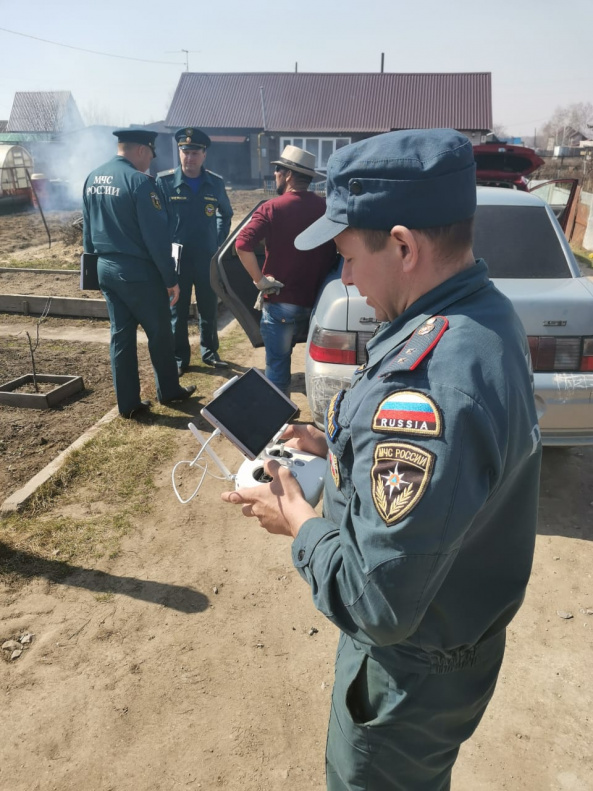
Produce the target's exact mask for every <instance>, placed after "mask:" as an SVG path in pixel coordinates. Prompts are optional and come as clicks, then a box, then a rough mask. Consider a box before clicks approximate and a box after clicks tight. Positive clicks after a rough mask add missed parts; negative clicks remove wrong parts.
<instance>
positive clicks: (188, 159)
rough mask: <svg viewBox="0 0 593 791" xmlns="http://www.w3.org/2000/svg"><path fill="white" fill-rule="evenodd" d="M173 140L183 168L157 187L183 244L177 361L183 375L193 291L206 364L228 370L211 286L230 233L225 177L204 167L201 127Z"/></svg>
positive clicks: (163, 176) (164, 175)
mask: <svg viewBox="0 0 593 791" xmlns="http://www.w3.org/2000/svg"><path fill="white" fill-rule="evenodd" d="M175 140H176V141H177V147H178V149H179V160H180V165H179V167H177V168H175V169H173V170H168V171H163V172H161V173H159V174H158V176H157V184H158V186H159V187H160V189H161V191H162V192H163V195H164V196H165V201H166V203H167V209H168V212H169V220H170V225H171V232H172V234H173V242H176V243H178V244H181V245H182V251H181V258H180V262H179V289H180V293H179V300H178V302H177V304H176V305H174V306H173V308H172V325H173V334H174V336H175V357H176V359H177V367H178V370H179V375H180V376H181V375H183V373H184V372H185V371H186V370H187V367H188V366H189V363H190V358H191V349H190V343H189V336H188V327H187V323H188V319H189V308H190V303H191V295H192V290H193V289H195V292H196V303H197V305H198V314H199V326H200V352H201V357H202V362H204V363H205V364H206V365H210V366H213V367H215V368H226V367H227V363H226V362H224V361H223V360H221V359H220V356H219V354H218V331H217V313H218V311H217V308H218V297H217V296H216V294H215V293H214V290H213V288H212V286H211V285H210V260H211V259H212V256H213V255H214V253H215V252H216V250H217V249H218V247H219V246H220V244H222V242H223V241H224V240H225V239H226V237H227V235H228V232H229V230H230V227H231V217H232V216H233V210H232V208H231V204H230V201H229V199H228V196H227V193H226V190H225V186H224V181H223V179H222V178H221V177H220V176H218V175H217V174H216V173H213V172H212V171H210V170H206V168H205V167H204V162H205V161H206V151H207V149H208V148H209V147H210V142H211V141H210V138H209V137H208V135H207V134H206V133H205V132H202V130H201V129H195V128H194V127H184V128H183V129H178V130H177V132H175Z"/></svg>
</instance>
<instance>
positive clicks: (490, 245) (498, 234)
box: [474, 206, 572, 278]
mask: <svg viewBox="0 0 593 791" xmlns="http://www.w3.org/2000/svg"><path fill="white" fill-rule="evenodd" d="M474 255H475V256H476V258H483V259H484V260H485V261H486V263H487V264H488V271H489V274H490V277H508V278H521V277H525V278H537V277H550V278H562V277H572V273H571V271H570V268H569V266H568V263H567V261H566V257H565V255H564V251H563V249H562V247H561V245H560V241H559V239H558V236H557V235H556V231H555V230H554V228H553V226H552V223H551V221H550V218H549V216H548V214H547V212H546V210H545V208H544V207H543V206H542V207H539V206H478V208H477V211H476V219H475V230H474Z"/></svg>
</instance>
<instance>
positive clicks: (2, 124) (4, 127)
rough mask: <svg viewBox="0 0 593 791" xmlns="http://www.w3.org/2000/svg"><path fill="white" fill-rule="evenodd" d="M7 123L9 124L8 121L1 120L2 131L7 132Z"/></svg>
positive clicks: (0, 127)
mask: <svg viewBox="0 0 593 791" xmlns="http://www.w3.org/2000/svg"><path fill="white" fill-rule="evenodd" d="M7 124H8V121H0V132H5V131H6V125H7Z"/></svg>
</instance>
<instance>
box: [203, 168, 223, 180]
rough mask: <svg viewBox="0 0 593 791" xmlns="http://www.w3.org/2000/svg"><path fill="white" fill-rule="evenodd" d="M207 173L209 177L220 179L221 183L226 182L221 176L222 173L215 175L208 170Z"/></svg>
mask: <svg viewBox="0 0 593 791" xmlns="http://www.w3.org/2000/svg"><path fill="white" fill-rule="evenodd" d="M206 173H207V174H208V175H209V176H214V177H215V178H217V179H220V180H221V181H224V179H223V177H222V176H221V175H220V173H215V172H214V171H213V170H206Z"/></svg>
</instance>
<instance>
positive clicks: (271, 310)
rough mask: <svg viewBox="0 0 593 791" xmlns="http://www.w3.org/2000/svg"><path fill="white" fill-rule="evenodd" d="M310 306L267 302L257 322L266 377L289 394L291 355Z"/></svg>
mask: <svg viewBox="0 0 593 791" xmlns="http://www.w3.org/2000/svg"><path fill="white" fill-rule="evenodd" d="M310 315H311V308H303V307H302V306H301V305H290V304H289V303H288V302H266V303H264V308H263V311H262V317H261V322H260V330H261V335H262V338H263V341H264V346H265V348H266V376H267V377H268V379H269V380H270V382H273V384H275V385H276V387H278V388H279V389H280V390H282V392H283V393H286V395H290V358H291V355H292V349H293V346H294V345H295V343H296V341H297V338H299V337H301V336H302V335H305V334H306V332H307V328H308V326H309V317H310Z"/></svg>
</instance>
